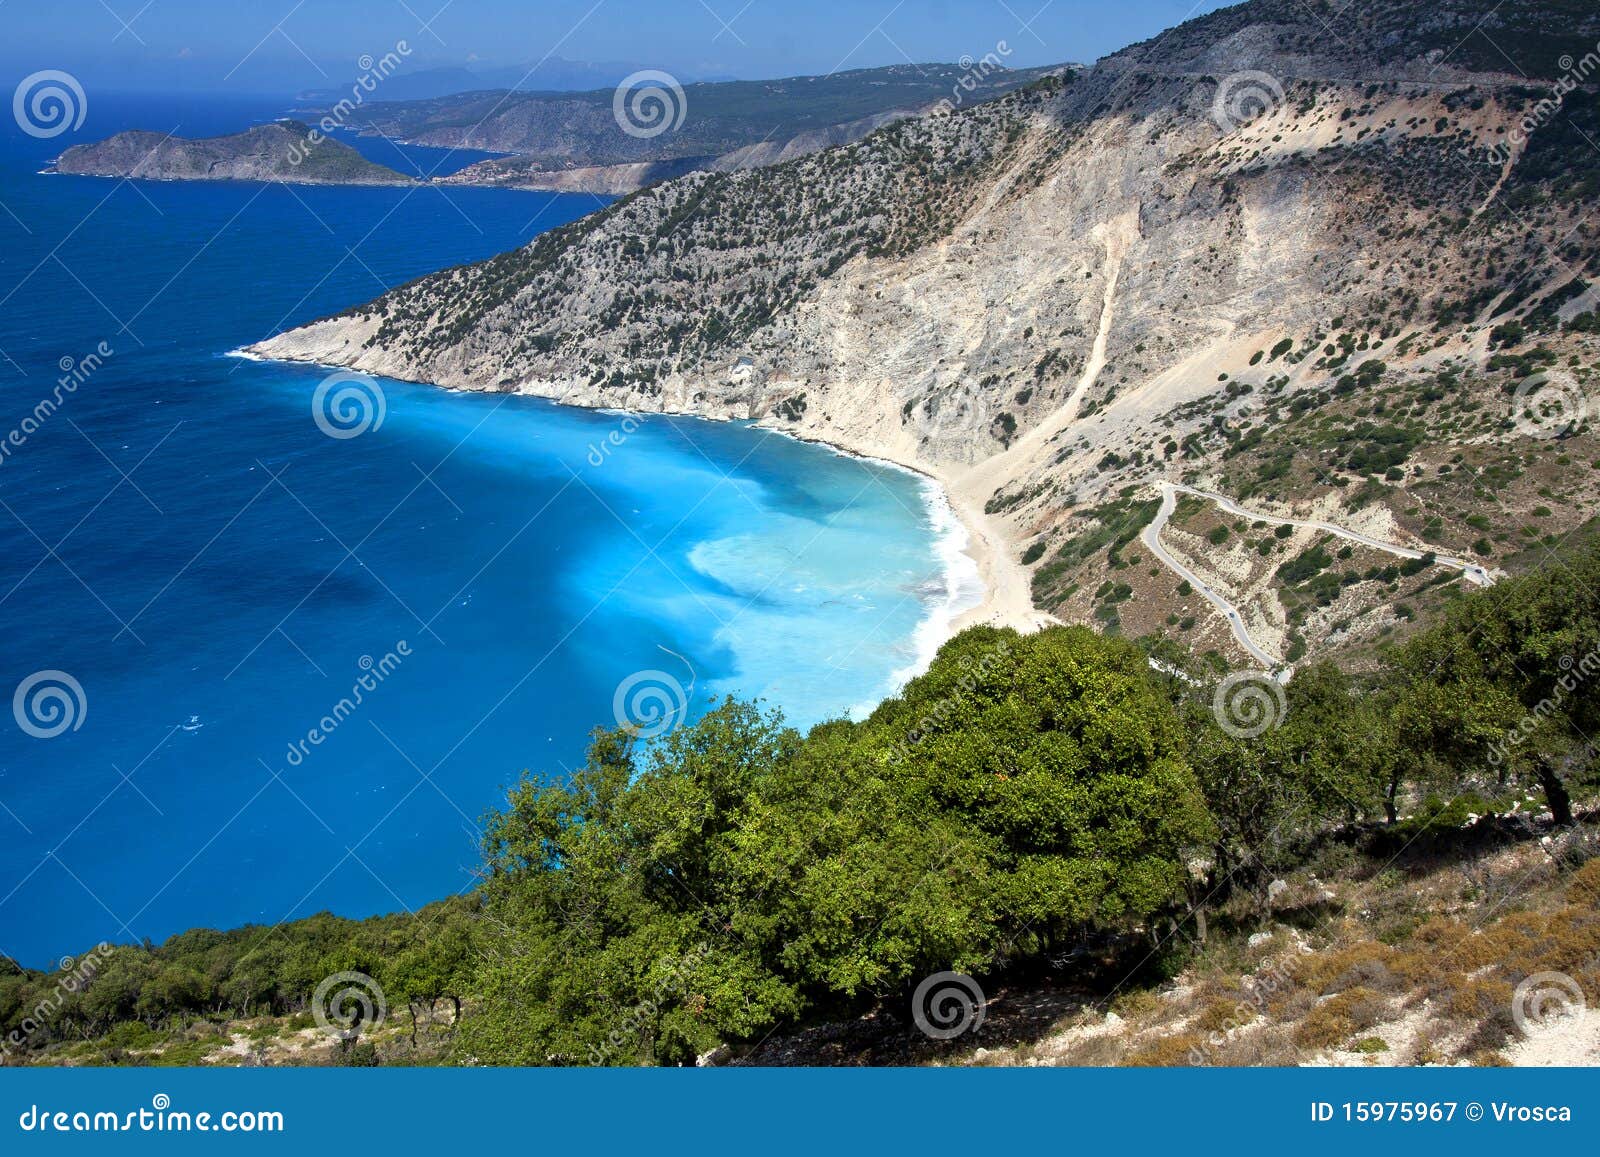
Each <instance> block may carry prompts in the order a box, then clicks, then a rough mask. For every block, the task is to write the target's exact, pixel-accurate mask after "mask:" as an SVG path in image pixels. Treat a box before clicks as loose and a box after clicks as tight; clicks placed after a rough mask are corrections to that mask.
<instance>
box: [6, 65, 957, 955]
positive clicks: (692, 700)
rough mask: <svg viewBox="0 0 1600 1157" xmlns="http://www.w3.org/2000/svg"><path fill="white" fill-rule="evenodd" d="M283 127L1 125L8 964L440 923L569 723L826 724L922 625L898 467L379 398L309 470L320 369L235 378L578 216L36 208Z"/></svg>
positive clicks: (476, 199) (918, 485)
mask: <svg viewBox="0 0 1600 1157" xmlns="http://www.w3.org/2000/svg"><path fill="white" fill-rule="evenodd" d="M287 107H288V104H287V102H279V101H276V100H268V99H265V98H263V99H259V100H245V99H229V100H215V101H212V100H195V99H188V100H180V99H165V98H155V97H139V98H121V99H119V98H117V97H114V96H108V95H106V94H90V107H89V110H88V116H87V119H86V121H85V123H84V125H83V126H82V128H81V129H80V130H78V131H76V132H75V133H72V134H69V135H65V136H61V137H56V138H54V139H50V140H39V139H35V138H33V137H30V136H27V135H24V134H23V133H21V132H19V131H17V129H16V128H15V127H14V126H13V124H12V123H11V122H10V121H9V120H7V121H6V122H5V124H4V126H3V128H0V451H3V453H0V616H3V624H4V630H3V632H0V701H3V703H4V706H5V707H7V708H9V710H4V709H0V955H8V956H11V957H13V958H15V959H18V960H20V961H22V962H23V963H25V964H29V965H33V966H40V965H44V964H46V963H48V962H49V961H51V960H53V959H54V958H56V957H58V956H60V955H62V954H65V953H69V952H72V953H75V952H79V951H82V950H84V949H86V948H88V947H90V946H92V945H94V944H95V943H97V942H99V941H102V940H107V941H112V942H126V941H130V940H143V939H146V938H148V939H151V940H156V941H159V940H161V939H164V938H165V937H167V936H169V935H171V934H172V933H174V932H177V931H180V930H182V929H185V928H189V927H192V926H202V925H203V926H231V925H236V924H240V923H245V922H265V923H271V922H276V921H281V920H285V919H290V918H294V917H297V916H303V915H307V914H310V913H313V912H317V911H320V910H324V909H331V910H332V911H335V912H338V913H341V914H345V915H351V916H364V915H371V914H374V913H379V912H390V911H398V910H401V909H406V908H414V907H417V906H419V905H421V904H423V903H425V902H427V901H429V900H433V899H437V898H440V897H442V896H445V895H447V894H450V893H452V892H456V891H461V890H463V889H466V888H469V887H471V886H472V883H473V880H474V875H473V873H474V869H475V867H476V865H477V864H478V862H479V851H478V830H477V823H478V821H479V819H480V818H481V817H482V815H483V813H484V811H485V810H486V809H488V808H491V807H493V806H495V805H496V804H497V803H498V802H499V801H500V800H501V798H502V793H503V789H504V787H505V786H506V785H509V784H511V783H512V782H514V781H515V780H516V779H517V778H518V777H519V776H520V775H521V774H522V773H523V771H524V770H527V771H530V772H533V773H535V774H539V775H550V776H560V775H563V774H565V773H566V772H567V771H568V770H569V769H571V768H573V767H575V766H576V765H578V764H579V763H580V762H581V760H582V757H583V751H584V746H585V743H586V735H587V733H588V732H589V731H590V729H591V728H593V727H595V726H597V725H607V726H610V725H613V724H614V723H615V722H616V721H617V720H618V718H619V716H621V717H627V718H630V719H632V720H633V721H634V722H637V723H641V724H643V725H644V726H645V729H646V730H647V731H651V730H660V729H661V728H662V727H664V726H667V725H670V724H672V723H674V722H676V721H678V720H679V719H681V718H685V717H692V716H693V715H694V714H695V713H696V712H699V711H703V710H704V709H705V707H706V706H707V704H708V703H709V702H710V701H711V700H712V698H713V697H717V696H721V695H725V694H731V693H737V694H739V695H743V696H759V697H762V698H764V699H766V700H767V701H769V702H770V703H772V704H774V705H777V706H780V707H781V708H783V709H784V710H785V711H786V712H787V714H788V716H789V717H790V719H791V720H792V721H794V722H796V723H798V724H802V725H808V724H810V723H814V722H816V721H819V720H821V719H824V718H828V717H833V716H837V715H841V714H843V713H845V712H847V711H849V710H851V709H852V708H856V709H858V710H859V708H860V707H861V705H863V704H869V703H871V702H873V701H874V700H876V699H878V698H880V697H881V696H883V695H884V694H886V693H888V692H889V691H890V690H891V689H892V688H893V687H894V686H895V684H896V682H897V681H898V680H900V679H902V678H904V676H905V674H906V673H907V671H908V670H910V669H912V668H913V667H914V666H915V665H916V664H917V662H918V661H919V659H921V658H924V657H925V651H926V649H927V644H928V643H929V642H930V641H932V640H933V639H935V638H936V637H937V634H938V631H939V629H940V625H941V623H942V622H943V621H944V616H947V615H948V613H949V610H950V604H951V601H952V599H953V598H954V597H955V596H954V595H953V594H952V591H951V590H950V588H951V587H952V586H953V585H957V584H955V583H954V581H953V580H951V579H950V577H949V575H950V573H952V567H951V563H952V551H953V550H954V549H958V548H957V547H955V546H954V545H953V544H954V543H955V542H956V540H957V538H958V537H959V531H958V530H955V531H952V528H951V526H950V525H949V523H948V518H947V515H945V514H944V513H943V512H942V511H941V510H940V508H939V504H938V502H937V500H936V497H935V496H930V494H929V493H928V491H927V488H926V487H925V485H924V484H923V482H922V481H921V480H920V479H918V478H916V477H914V476H911V475H908V474H906V473H904V472H901V471H898V470H896V469H893V468H891V467H887V466H881V465H877V464H873V463H867V462H862V461H858V460H855V459H851V458H847V457H843V456H840V455H837V454H834V453H832V452H831V451H829V450H827V449H825V448H821V447H816V446H809V445H803V444H800V443H797V442H794V441H790V440H787V439H784V438H782V437H779V436H776V435H771V434H767V433H764V432H762V431H759V430H755V429H752V428H748V427H745V426H742V425H737V424H717V423H709V422H701V421H695V420H690V419H671V420H669V419H666V418H661V417H649V418H642V419H634V418H630V417H628V416H625V415H619V414H607V413H597V412H588V411H581V410H573V409H566V408H561V407H557V406H554V405H550V404H548V403H544V402H541V401H538V400H535V399H528V398H516V397H507V396H498V395H479V394H456V393H449V392H446V391H443V390H439V389H435V388H432V387H429V386H422V385H408V384H402V383H398V382H390V381H383V382H380V383H378V389H379V390H380V391H381V399H382V410H381V414H382V417H381V422H380V421H378V420H376V419H377V414H378V410H377V407H376V399H374V398H369V399H368V402H369V409H368V410H367V411H366V412H365V416H366V417H367V418H368V419H371V420H369V421H367V422H366V423H365V424H366V426H367V428H366V429H365V431H364V432H362V433H360V434H359V435H357V436H354V437H330V436H329V435H328V434H326V433H324V431H323V429H322V427H321V426H320V425H319V423H318V422H317V421H316V420H315V416H314V412H313V410H314V399H315V397H316V394H317V389H318V386H319V384H320V383H322V382H323V380H324V379H325V377H326V376H327V374H326V371H323V370H319V369H316V368H312V367H292V366H283V365H275V364H266V363H258V362H251V361H247V360H243V359H240V358H237V357H230V356H228V354H229V351H231V350H234V349H236V348H237V347H239V346H241V345H243V344H245V343H248V342H250V341H253V340H256V339H259V338H261V337H264V336H266V335H268V334H271V333H273V332H276V331H277V330H279V329H282V328H285V327H288V326H291V325H294V324H297V323H300V322H304V321H307V320H310V319H312V318H315V317H317V316H320V315H323V314H325V313H329V312H332V311H335V310H338V309H341V308H343V307H345V306H348V305H351V304H354V303H357V302H360V301H363V300H366V299H368V298H371V297H373V296H375V295H376V294H378V293H379V292H381V291H382V290H384V289H385V288H387V287H389V286H392V285H395V284H398V283H400V282H403V281H406V280H408V279H410V278H413V277H417V276H419V275H421V274H424V273H427V272H429V271H432V270H435V269H440V268H443V267H445V266H448V265H452V264H457V263H460V262H464V261H472V260H476V259H479V258H483V257H487V256H489V255H491V254H494V253H497V252H500V251H503V250H506V249H509V248H512V247H514V246H516V245H518V244H521V243H523V242H526V241H527V240H528V239H529V238H530V237H531V236H533V235H534V234H536V233H538V232H539V231H541V230H544V229H548V228H551V227H552V226H556V225H559V224H562V223H564V222H567V221H571V220H573V219H575V218H577V217H579V216H582V215H583V214H585V213H588V212H591V211H593V210H595V209H596V208H597V207H598V206H599V202H597V201H596V200H595V199H594V198H591V197H569V196H552V195H546V194H538V193H519V192H511V191H503V190H480V189H460V188H452V189H449V190H448V196H446V193H445V192H443V191H440V190H438V189H432V188H421V189H417V190H411V191H407V190H395V189H357V188H352V189H340V188H306V187H297V188H289V187H284V186H281V185H257V184H249V183H216V184H201V183H188V184H185V183H164V182H134V183H129V182H118V181H112V180H97V179H92V178H78V177H64V176H53V175H42V174H40V172H39V170H40V169H41V168H42V167H44V165H45V164H46V163H47V162H48V161H49V160H50V159H52V158H53V157H54V156H55V155H57V154H58V153H59V152H60V151H61V150H62V149H63V148H64V147H66V145H68V144H70V143H72V142H74V141H77V140H90V139H97V138H99V137H102V136H105V135H107V134H109V133H112V132H115V131H117V130H120V129H123V128H130V127H144V128H152V129H159V130H162V131H166V130H169V129H170V130H175V131H177V132H178V133H179V134H180V135H186V136H203V135H210V134H215V133H220V132H228V131H235V130H237V129H240V128H242V127H244V126H245V125H247V124H250V123H253V122H257V121H261V120H266V119H270V118H271V117H272V116H274V115H277V114H279V113H281V112H283V111H284V110H285V109H286V108H287ZM362 147H363V149H364V151H368V152H369V155H372V156H374V157H375V158H376V159H379V160H383V161H385V162H387V163H397V162H396V159H395V156H394V154H393V151H392V146H389V145H388V144H386V143H385V142H381V141H380V142H363V143H362ZM411 159H412V160H414V161H415V162H416V163H418V164H419V165H420V166H421V167H422V168H424V169H433V168H434V167H436V166H438V165H440V164H441V163H444V164H445V165H446V167H447V168H453V167H459V165H460V164H463V163H465V162H466V161H468V160H471V159H474V158H473V157H470V156H460V155H458V156H455V157H446V156H445V154H444V153H443V152H442V151H440V150H414V151H412V152H411ZM63 380H66V381H70V382H71V383H72V386H71V388H70V389H67V388H64V387H62V385H61V383H62V381H63ZM328 397H331V395H330V396H328ZM328 397H325V398H324V402H326V401H327V400H328ZM47 398H48V399H52V401H53V402H58V403H59V404H58V405H55V407H54V408H53V409H48V410H47V411H46V412H45V413H44V414H43V416H42V417H41V416H38V411H37V410H36V407H37V406H38V404H39V403H40V401H41V400H42V399H47ZM362 416H363V415H362V412H360V411H359V410H358V411H356V417H357V418H358V419H359V418H361V417H362ZM356 424H357V425H360V424H362V423H361V422H359V421H358V422H357V423H356ZM333 428H335V429H336V430H338V431H339V432H340V433H345V432H346V431H344V430H342V429H339V428H338V427H337V426H335V427H333ZM597 463H598V464H597ZM357 687H360V688H361V690H360V693H359V696H357V695H356V694H355V689H356V688H357ZM80 689H81V692H80ZM357 698H359V700H360V702H359V703H356V702H355V699H357ZM679 708H682V710H681V711H680V710H679ZM661 710H664V711H666V712H667V713H668V714H667V715H666V716H661V715H659V714H653V712H658V711H661ZM330 724H331V726H330ZM51 732H59V734H53V735H52V734H50V733H51ZM313 734H315V735H316V736H317V737H318V738H316V739H314V740H313V739H311V738H310V736H312V735H313Z"/></svg>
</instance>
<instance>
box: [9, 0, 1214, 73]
mask: <svg viewBox="0 0 1600 1157" xmlns="http://www.w3.org/2000/svg"><path fill="white" fill-rule="evenodd" d="M1221 6H1222V5H1221V0H903V2H900V3H898V4H897V3H896V0H298V2H297V0H0V75H3V77H4V78H5V79H7V80H14V79H15V78H17V77H20V76H22V75H25V74H27V73H30V72H33V71H37V70H39V69H45V68H59V69H64V70H66V71H69V72H72V73H73V74H74V75H76V76H78V77H79V78H80V79H82V80H83V81H84V82H85V83H92V84H95V85H97V86H100V87H129V88H143V89H150V88H171V89H177V88H183V89H196V90H234V91H254V92H292V91H296V90H299V89H302V88H307V87H317V86H327V85H328V84H330V83H341V82H344V81H345V80H347V79H348V78H349V77H351V76H352V75H354V73H355V71H356V63H357V61H358V60H359V59H360V58H361V57H362V56H364V55H372V56H382V55H383V53H385V52H387V51H391V50H392V49H393V47H394V45H395V43H396V42H397V41H399V40H406V41H407V42H408V43H409V44H410V46H411V49H412V53H413V54H412V56H411V58H410V59H411V61H412V62H414V63H415V65H416V66H417V67H429V66H435V65H468V66H470V67H473V68H476V69H482V68H489V67H494V66H510V65H517V64H523V63H531V62H533V61H537V60H539V59H540V58H542V57H544V56H546V55H547V54H549V55H551V56H555V57H561V58H565V59H567V60H577V61H595V62H609V61H625V62H634V63H638V64H640V65H648V66H650V67H656V68H661V69H665V70H667V71H670V72H674V73H675V74H683V75H685V76H700V77H704V76H735V77H741V78H760V77H771V76H790V75H797V74H804V73H825V72H829V71H832V70H834V69H837V68H856V67H869V66H875V65H882V64H892V63H899V62H904V61H905V60H907V59H908V58H909V59H910V60H913V61H919V62H921V61H930V60H958V59H960V58H961V57H963V56H969V57H973V58H981V57H983V56H984V55H985V54H986V53H989V52H993V51H995V46H996V44H997V43H998V42H1000V41H1004V42H1005V43H1006V44H1007V46H1008V47H1009V48H1010V55H1009V56H1008V57H1007V58H1006V59H1007V61H1008V63H1011V64H1013V65H1017V66H1023V65H1033V64H1050V63H1056V62H1059V61H1066V60H1083V61H1088V60H1093V59H1094V58H1095V57H1097V56H1101V55H1104V54H1105V53H1107V52H1111V51H1114V50H1116V49H1117V48H1120V47H1122V46H1124V45H1126V44H1128V43H1130V42H1132V41H1135V40H1140V39H1143V38H1145V37H1147V36H1151V35H1153V34H1155V33H1157V32H1159V31H1160V30H1162V29H1164V28H1167V27H1170V26H1171V25H1173V24H1177V23H1180V22H1181V21H1183V20H1184V19H1186V18H1187V17H1189V16H1190V15H1193V14H1195V13H1197V12H1204V11H1209V10H1211V9H1214V8H1218V7H1221Z"/></svg>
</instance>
